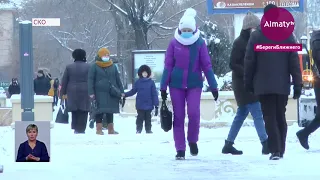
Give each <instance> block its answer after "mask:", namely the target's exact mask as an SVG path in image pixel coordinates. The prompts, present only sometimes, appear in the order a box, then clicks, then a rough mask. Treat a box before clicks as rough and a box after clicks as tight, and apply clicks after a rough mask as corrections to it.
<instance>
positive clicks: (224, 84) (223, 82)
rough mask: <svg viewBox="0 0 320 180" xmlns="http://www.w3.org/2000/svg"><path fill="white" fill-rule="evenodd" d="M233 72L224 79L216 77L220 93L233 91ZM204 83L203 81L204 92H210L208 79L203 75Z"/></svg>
mask: <svg viewBox="0 0 320 180" xmlns="http://www.w3.org/2000/svg"><path fill="white" fill-rule="evenodd" d="M231 75H232V72H228V73H227V74H226V75H224V76H223V77H218V76H216V75H215V78H216V80H217V83H218V89H219V90H220V91H232V85H231V83H232V76H231ZM202 76H203V78H204V81H203V88H202V91H203V92H208V91H209V90H210V89H209V84H208V81H207V79H206V78H205V76H204V74H202Z"/></svg>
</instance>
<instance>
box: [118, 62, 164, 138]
mask: <svg viewBox="0 0 320 180" xmlns="http://www.w3.org/2000/svg"><path fill="white" fill-rule="evenodd" d="M138 75H139V79H138V80H137V81H136V82H135V83H134V86H133V88H132V89H131V90H130V91H129V92H126V93H125V94H124V97H130V96H133V95H135V94H136V93H137V97H136V109H137V113H138V116H137V121H136V125H137V129H136V130H137V134H141V131H142V127H143V121H145V130H146V133H147V134H152V131H151V126H152V125H151V112H152V110H153V109H155V116H157V115H158V106H159V99H158V92H157V89H156V85H155V83H154V81H153V80H152V79H151V78H150V76H151V69H150V67H149V66H147V65H142V66H140V67H139V69H138Z"/></svg>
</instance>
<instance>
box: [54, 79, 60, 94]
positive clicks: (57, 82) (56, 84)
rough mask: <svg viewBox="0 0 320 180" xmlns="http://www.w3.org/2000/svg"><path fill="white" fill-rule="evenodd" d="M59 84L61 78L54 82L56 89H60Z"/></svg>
mask: <svg viewBox="0 0 320 180" xmlns="http://www.w3.org/2000/svg"><path fill="white" fill-rule="evenodd" d="M59 84H60V82H59V80H58V79H55V80H54V83H53V88H54V90H55V91H56V90H58V89H59Z"/></svg>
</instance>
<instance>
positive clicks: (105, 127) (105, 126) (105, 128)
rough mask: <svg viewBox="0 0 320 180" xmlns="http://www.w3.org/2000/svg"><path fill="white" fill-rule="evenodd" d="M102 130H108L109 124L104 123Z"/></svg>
mask: <svg viewBox="0 0 320 180" xmlns="http://www.w3.org/2000/svg"><path fill="white" fill-rule="evenodd" d="M102 130H108V123H104V122H102Z"/></svg>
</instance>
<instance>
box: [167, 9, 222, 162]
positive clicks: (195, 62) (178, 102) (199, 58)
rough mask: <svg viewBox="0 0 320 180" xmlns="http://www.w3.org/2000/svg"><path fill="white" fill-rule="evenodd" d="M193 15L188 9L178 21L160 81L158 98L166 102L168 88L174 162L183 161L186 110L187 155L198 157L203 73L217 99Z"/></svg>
mask: <svg viewBox="0 0 320 180" xmlns="http://www.w3.org/2000/svg"><path fill="white" fill-rule="evenodd" d="M196 14H197V13H196V11H195V10H194V9H192V8H189V9H187V10H186V12H185V13H184V15H183V17H182V18H181V20H180V23H179V28H178V29H177V30H176V32H175V35H174V38H173V39H172V40H171V42H170V44H169V47H168V49H167V52H166V57H165V68H164V71H163V76H162V80H161V97H162V100H163V101H165V100H166V99H167V92H166V90H167V86H169V91H170V97H171V101H172V106H173V114H174V120H173V136H174V141H175V147H176V151H177V155H176V159H177V160H183V159H185V151H186V143H185V132H184V121H185V115H186V112H185V106H186V105H187V111H188V119H189V123H188V135H187V140H188V142H189V147H190V153H191V155H193V156H196V155H198V146H197V142H198V137H199V129H200V100H201V91H202V87H203V79H202V72H204V74H205V76H206V78H207V81H208V83H209V86H210V90H211V92H212V94H213V97H214V100H215V101H216V100H217V99H218V89H217V82H216V79H215V77H214V73H213V70H212V65H211V60H210V56H209V53H208V49H207V46H206V43H205V41H204V40H203V39H202V38H201V37H200V31H199V30H197V28H196V21H195V17H196Z"/></svg>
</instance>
